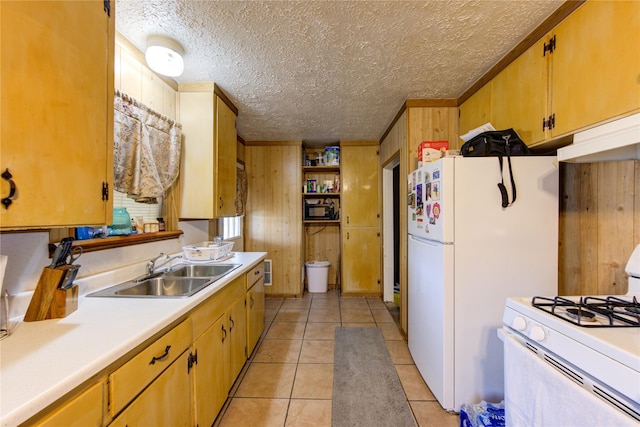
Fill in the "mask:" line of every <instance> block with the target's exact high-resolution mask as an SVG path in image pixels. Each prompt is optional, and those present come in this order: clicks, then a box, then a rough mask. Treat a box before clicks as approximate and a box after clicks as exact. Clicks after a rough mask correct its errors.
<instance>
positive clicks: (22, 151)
mask: <svg viewBox="0 0 640 427" xmlns="http://www.w3.org/2000/svg"><path fill="white" fill-rule="evenodd" d="M114 7H115V1H111V16H108V15H107V13H106V12H105V11H104V8H103V2H102V1H82V2H78V1H55V2H47V1H43V2H26V1H25V2H20V1H12V2H7V1H2V2H0V20H1V23H0V39H2V50H1V51H0V64H1V71H0V76H1V77H0V93H1V94H2V97H1V106H0V111H1V123H2V128H1V130H0V159H1V161H0V163H1V164H0V169H1V171H2V172H4V171H5V169H8V170H9V172H10V173H11V175H12V176H13V178H12V180H13V181H14V183H15V186H16V192H15V196H14V198H13V203H12V204H11V205H10V206H9V208H8V209H5V208H4V207H0V227H2V228H12V227H16V228H17V227H33V226H42V227H47V226H72V225H87V224H108V223H110V222H111V206H112V204H111V201H110V200H109V201H107V200H103V197H102V188H103V184H105V185H106V184H109V186H111V183H112V181H113V57H114V53H113V52H114V17H115V10H114ZM0 181H1V182H2V184H1V186H0V187H1V193H0V194H2V197H7V196H8V195H9V193H10V184H9V183H8V181H5V180H4V179H2V180H0Z"/></svg>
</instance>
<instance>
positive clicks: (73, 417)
mask: <svg viewBox="0 0 640 427" xmlns="http://www.w3.org/2000/svg"><path fill="white" fill-rule="evenodd" d="M103 388H104V380H103V381H100V382H99V383H97V384H94V385H92V386H91V387H89V388H87V389H86V390H84V391H83V392H82V393H80V394H79V395H78V396H77V397H75V398H74V399H73V400H71V401H70V402H68V403H66V404H64V405H63V406H61V407H60V408H59V409H58V410H56V411H55V412H54V413H53V414H51V415H50V416H48V417H47V418H45V419H44V420H42V421H40V422H38V423H36V424H35V425H37V426H38V427H59V426H67V427H74V426H77V427H86V426H96V427H98V426H100V425H102V390H103ZM27 425H30V423H28V424H27Z"/></svg>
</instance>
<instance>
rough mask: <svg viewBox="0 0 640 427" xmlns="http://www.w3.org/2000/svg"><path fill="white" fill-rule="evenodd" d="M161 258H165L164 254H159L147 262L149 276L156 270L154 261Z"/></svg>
mask: <svg viewBox="0 0 640 427" xmlns="http://www.w3.org/2000/svg"><path fill="white" fill-rule="evenodd" d="M163 256H165V255H164V253H163V252H160V255H158V256H157V257H155V258H154V259H152V260H149V262H147V274H149V275H151V274H153V270H155V268H156V261H158V260H159V259H160V258H162V257H163Z"/></svg>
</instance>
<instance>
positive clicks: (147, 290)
mask: <svg viewBox="0 0 640 427" xmlns="http://www.w3.org/2000/svg"><path fill="white" fill-rule="evenodd" d="M241 265H242V264H206V265H205V264H197V265H196V264H187V265H176V266H174V267H172V269H171V270H169V271H167V272H164V273H155V274H151V275H148V276H145V277H142V278H139V279H134V280H131V281H129V282H125V283H120V284H119V285H115V286H111V287H109V288H106V289H103V290H101V291H97V292H93V293H91V294H88V295H87V296H88V297H128V298H186V297H190V296H191V295H193V294H195V293H196V292H198V291H200V290H202V289H204V288H206V287H207V286H209V285H210V284H212V283H214V282H215V281H217V280H219V279H221V278H222V277H224V276H226V275H227V274H229V273H230V272H232V271H233V270H235V269H236V268H238V267H240V266H241Z"/></svg>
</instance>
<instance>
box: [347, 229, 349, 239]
mask: <svg viewBox="0 0 640 427" xmlns="http://www.w3.org/2000/svg"><path fill="white" fill-rule="evenodd" d="M347 240H349V232H348V231H347Z"/></svg>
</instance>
